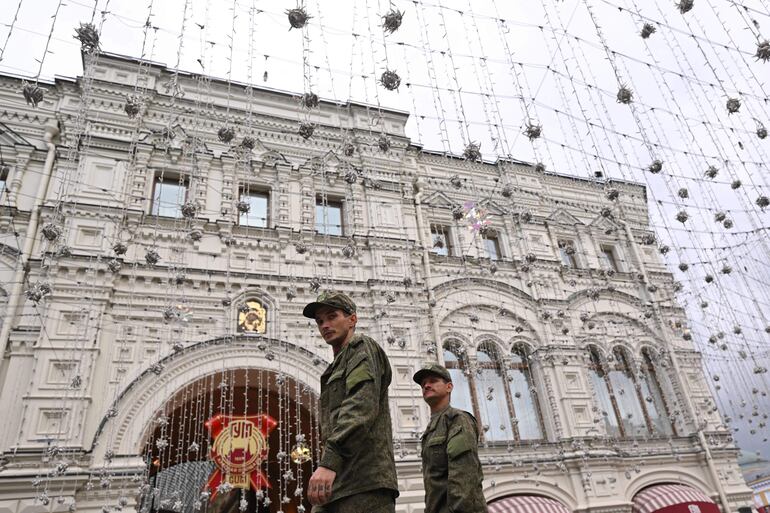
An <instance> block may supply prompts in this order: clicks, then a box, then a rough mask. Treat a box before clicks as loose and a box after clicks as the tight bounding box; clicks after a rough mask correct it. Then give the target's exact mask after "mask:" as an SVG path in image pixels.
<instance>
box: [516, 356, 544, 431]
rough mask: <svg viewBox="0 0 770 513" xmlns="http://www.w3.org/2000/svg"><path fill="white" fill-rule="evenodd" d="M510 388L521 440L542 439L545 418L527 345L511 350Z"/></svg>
mask: <svg viewBox="0 0 770 513" xmlns="http://www.w3.org/2000/svg"><path fill="white" fill-rule="evenodd" d="M508 372H509V374H508V388H509V391H510V394H511V403H512V405H513V414H514V418H515V419H516V420H517V421H518V422H517V425H516V427H517V428H518V434H519V439H520V440H540V439H542V438H544V436H543V419H542V416H541V414H540V405H539V403H538V400H537V394H536V393H535V387H534V381H533V380H532V371H531V369H530V366H529V353H528V351H527V348H526V347H525V346H521V345H519V346H515V347H514V348H513V351H511V366H510V368H509V371H508Z"/></svg>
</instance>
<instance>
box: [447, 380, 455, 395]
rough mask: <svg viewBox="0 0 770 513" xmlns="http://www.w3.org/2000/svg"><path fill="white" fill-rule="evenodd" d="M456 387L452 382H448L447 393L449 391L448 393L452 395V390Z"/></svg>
mask: <svg viewBox="0 0 770 513" xmlns="http://www.w3.org/2000/svg"><path fill="white" fill-rule="evenodd" d="M454 387H455V386H454V384H453V383H452V382H451V381H447V382H446V389H447V391H448V392H450V393H451V392H452V389H453V388H454Z"/></svg>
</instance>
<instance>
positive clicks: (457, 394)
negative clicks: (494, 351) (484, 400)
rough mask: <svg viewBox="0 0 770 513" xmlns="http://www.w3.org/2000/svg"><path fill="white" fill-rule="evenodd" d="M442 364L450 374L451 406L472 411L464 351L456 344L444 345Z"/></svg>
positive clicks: (473, 410)
mask: <svg viewBox="0 0 770 513" xmlns="http://www.w3.org/2000/svg"><path fill="white" fill-rule="evenodd" d="M444 365H445V366H446V368H447V370H448V371H449V375H450V376H452V384H453V386H454V388H453V389H452V403H451V404H452V407H454V408H458V409H460V410H465V411H467V412H470V413H474V412H475V408H474V407H473V396H472V395H471V384H470V381H469V379H468V376H467V374H468V371H467V369H468V366H467V362H466V361H465V358H464V352H463V351H461V350H460V348H459V346H458V345H457V344H446V345H445V346H444Z"/></svg>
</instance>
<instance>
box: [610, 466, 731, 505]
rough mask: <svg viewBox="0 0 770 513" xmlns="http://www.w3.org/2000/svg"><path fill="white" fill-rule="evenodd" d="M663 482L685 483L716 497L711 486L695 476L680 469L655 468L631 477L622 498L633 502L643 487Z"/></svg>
mask: <svg viewBox="0 0 770 513" xmlns="http://www.w3.org/2000/svg"><path fill="white" fill-rule="evenodd" d="M664 484H679V485H686V486H690V487H692V488H695V489H696V490H700V491H701V492H703V493H704V494H706V495H708V496H709V497H711V498H712V499H714V498H715V497H716V494H714V493H713V492H712V491H711V490H712V487H711V486H710V485H709V484H708V483H706V481H704V480H703V479H701V478H699V477H697V476H694V475H692V474H688V473H686V472H682V471H681V470H666V469H655V470H652V471H648V472H642V473H640V474H639V475H638V476H637V477H636V478H634V479H632V480H631V481H630V482H629V483H628V485H627V486H626V490H625V494H624V498H625V500H626V501H627V502H633V501H634V497H636V495H637V494H638V493H639V492H641V491H642V490H644V489H645V488H649V487H651V486H656V485H664Z"/></svg>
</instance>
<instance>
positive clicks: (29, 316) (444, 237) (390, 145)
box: [0, 54, 752, 513]
mask: <svg viewBox="0 0 770 513" xmlns="http://www.w3.org/2000/svg"><path fill="white" fill-rule="evenodd" d="M0 81H1V82H2V87H1V88H0V97H1V98H2V101H1V102H0V109H1V110H0V123H1V124H0V130H2V132H1V133H0V148H1V149H2V155H1V157H2V164H3V168H2V169H3V171H2V176H0V178H1V179H2V184H3V189H2V191H3V192H2V196H1V199H2V202H1V203H2V206H0V238H1V239H0V242H2V251H0V284H1V285H2V292H3V300H4V302H3V304H2V306H0V308H2V311H3V315H2V322H3V325H2V333H1V334H2V339H1V340H2V344H3V348H4V359H3V361H2V368H1V370H0V383H1V385H0V387H1V388H0V405H2V410H3V411H4V412H5V413H6V414H5V415H3V416H2V423H3V427H2V429H1V430H0V450H1V451H2V460H0V511H2V512H7V513H30V512H33V511H34V512H37V511H48V510H51V509H52V510H57V511H58V510H66V509H68V508H69V509H73V508H77V510H79V511H91V510H93V511H97V510H103V509H104V508H106V509H104V511H109V510H120V509H125V510H128V509H136V510H143V511H151V510H168V511H175V512H177V513H179V512H181V511H196V510H201V509H205V508H213V509H218V510H223V511H224V510H228V511H229V510H233V511H234V510H235V508H241V510H249V511H283V512H294V511H309V508H308V505H307V503H306V502H304V499H303V493H302V489H303V483H305V482H306V481H307V479H308V477H309V474H310V470H311V466H312V460H314V459H317V458H318V451H317V436H318V433H317V421H316V413H317V404H316V397H317V394H318V391H319V378H320V375H321V373H322V372H323V370H324V368H325V366H326V365H327V364H328V363H329V362H330V361H331V357H332V355H331V351H330V350H329V349H328V348H327V347H326V346H325V345H324V344H323V343H322V341H321V339H320V337H318V335H317V333H316V332H315V327H314V325H313V323H312V322H308V319H305V318H304V317H302V314H301V311H302V308H303V306H304V305H305V304H306V303H307V302H308V301H310V300H312V299H313V298H314V297H315V295H316V294H317V292H318V291H319V290H325V289H337V290H342V291H344V292H346V293H348V294H350V295H351V296H352V297H353V299H354V300H355V301H356V303H357V304H358V307H359V318H360V321H359V330H360V331H361V332H363V333H366V334H368V335H370V336H372V337H374V338H375V339H376V340H378V341H379V342H380V343H381V344H382V346H383V347H384V348H385V350H386V351H387V353H388V355H389V358H390V360H391V365H392V368H393V371H394V372H393V374H394V381H393V383H392V385H391V388H390V390H391V395H390V400H391V402H390V407H391V414H392V418H393V424H394V425H393V430H394V441H395V444H396V455H397V456H396V459H397V468H398V474H399V484H400V489H401V496H400V497H399V499H398V505H397V510H398V511H399V512H410V513H419V512H421V511H422V508H423V504H422V500H423V489H422V478H421V473H420V462H419V457H418V456H419V435H420V432H421V430H422V429H423V428H424V427H425V426H426V424H427V422H428V419H429V413H428V409H427V407H426V406H425V405H424V404H423V403H422V400H421V395H420V392H419V389H418V388H417V387H416V386H415V385H414V384H413V383H412V381H411V376H412V374H413V372H414V371H415V370H416V369H417V368H419V367H420V366H421V365H422V364H423V363H425V362H427V361H436V360H438V361H439V362H442V363H445V364H446V366H447V367H448V368H449V369H450V372H451V373H452V374H453V377H454V382H455V392H454V394H453V402H454V403H455V404H456V405H457V406H458V407H461V408H464V409H467V410H469V411H471V412H473V413H474V414H475V415H476V416H477V418H478V419H479V422H480V423H481V425H482V426H483V440H482V441H481V449H480V454H481V457H482V460H483V465H484V471H485V480H484V486H485V490H484V491H485V495H486V498H487V500H488V501H489V502H490V503H494V502H496V501H497V503H498V504H502V502H501V501H504V500H515V498H516V497H522V496H534V497H541V498H545V499H550V500H552V501H556V502H557V503H558V504H559V505H560V506H561V507H563V508H564V510H565V511H569V512H581V513H589V512H590V513H630V512H631V511H632V508H633V507H634V504H635V500H637V502H638V500H639V499H638V497H639V496H640V495H639V494H640V492H641V491H643V490H651V489H652V488H651V487H655V486H661V485H678V486H681V487H686V488H687V489H688V490H694V491H697V492H698V493H700V494H701V495H703V496H705V497H706V498H707V500H708V501H710V502H713V503H715V504H719V505H722V511H731V512H732V511H736V510H737V509H738V508H739V507H750V506H751V504H752V493H751V490H750V489H749V488H748V487H747V486H746V484H745V482H744V481H743V478H742V476H741V473H740V471H739V469H738V466H737V464H736V454H737V450H736V448H735V445H734V443H733V441H732V438H731V436H730V433H729V430H728V429H727V428H726V427H725V425H724V423H723V421H722V419H721V417H720V415H719V412H718V411H717V409H716V406H715V403H714V400H713V398H712V396H711V393H710V390H709V387H708V385H707V383H706V376H704V373H703V371H702V368H701V363H700V356H699V354H698V353H697V352H696V351H695V350H694V349H693V345H692V341H691V340H690V336H689V332H688V330H687V320H686V318H685V316H684V311H683V310H682V308H681V307H680V306H679V305H678V304H677V302H676V298H675V288H676V284H675V283H674V281H673V278H672V275H671V274H670V273H669V272H668V271H667V270H666V268H665V266H664V265H663V263H662V261H661V259H660V256H659V251H665V248H661V247H659V245H658V243H657V242H656V240H655V237H654V234H653V233H652V232H651V230H650V228H649V220H648V213H647V198H646V194H645V189H644V187H643V186H641V185H638V184H634V183H626V182H618V181H609V180H604V179H602V178H601V177H599V178H596V179H579V178H574V177H570V176H561V175H557V174H554V173H549V172H547V171H546V170H544V169H543V168H542V167H541V166H538V165H531V164H527V163H524V162H517V161H513V160H500V161H498V162H495V163H485V162H480V161H474V160H473V159H468V158H458V157H453V156H447V155H441V154H436V153H431V152H428V151H425V150H423V149H421V148H420V147H418V146H415V145H413V144H412V143H411V142H410V141H409V139H408V138H407V136H406V133H405V125H406V122H407V118H408V115H407V114H406V113H403V112H397V111H391V110H385V109H380V108H377V107H373V106H367V105H362V104H356V103H346V104H335V103H331V102H320V106H318V107H314V106H313V104H314V101H313V98H309V97H307V96H305V97H303V96H301V95H299V94H298V95H292V94H287V93H283V92H278V91H271V90H262V89H259V90H257V89H253V88H248V87H244V86H243V85H239V84H228V83H226V82H222V81H217V80H214V79H211V78H209V77H202V76H197V75H191V74H186V73H181V72H178V71H175V70H171V69H168V68H165V67H164V66H162V65H159V64H155V63H148V62H140V61H136V60H133V59H129V58H124V57H118V56H111V55H104V54H102V55H98V56H85V72H84V77H81V78H78V79H72V80H70V79H58V80H57V81H56V82H55V83H52V84H47V85H45V84H44V85H41V86H40V87H41V88H42V90H43V91H44V99H43V100H42V101H41V102H40V103H39V104H38V106H37V107H33V106H30V105H28V104H25V103H24V98H23V97H22V95H21V93H20V91H21V89H22V88H23V87H24V83H23V82H22V81H21V80H20V79H17V78H14V77H9V76H3V77H0ZM306 107H312V108H310V109H308V108H306ZM310 132H312V134H311V133H310ZM306 136H307V137H306ZM218 415H219V416H220V417H219V418H218V417H217V416H218ZM267 417H269V418H270V420H269V421H268V420H265V419H266V418H267ZM243 418H248V419H251V420H250V421H249V422H252V423H251V424H249V425H250V426H252V427H254V426H258V427H259V430H261V435H259V436H257V435H254V436H253V437H252V438H249V436H251V434H249V435H248V436H247V435H244V437H245V438H243V437H242V438H243V440H246V442H244V443H251V442H254V441H255V442H254V443H261V442H267V444H266V445H264V447H263V446H262V445H260V446H259V449H255V448H254V447H251V448H247V449H243V450H244V451H246V452H244V453H243V454H247V455H250V456H255V455H257V456H259V457H256V456H255V461H257V463H258V466H257V467H256V468H252V467H250V470H249V472H248V476H247V477H245V478H244V479H252V478H253V479H255V480H256V481H255V482H257V483H258V484H260V483H261V480H264V481H265V482H267V483H269V484H270V486H269V488H265V491H259V492H255V491H254V489H252V491H250V492H248V493H246V492H243V491H241V490H240V489H237V490H235V491H232V492H229V493H227V487H225V488H222V487H221V486H219V487H218V485H221V484H222V482H223V480H226V479H225V478H224V477H223V475H222V474H221V471H220V470H218V469H220V467H219V466H217V464H216V463H213V462H212V459H213V458H214V454H213V453H212V451H214V453H216V450H217V449H216V448H217V447H219V446H218V445H217V442H216V440H218V439H217V438H216V436H217V433H218V432H219V431H218V430H219V429H221V427H222V425H226V423H227V422H234V420H233V419H236V420H237V419H241V421H243ZM222 419H229V420H222ZM222 422H224V423H225V424H222ZM243 422H245V421H243ZM217 426H219V427H217ZM228 432H229V431H228ZM239 443H240V442H239ZM232 445H233V442H232V441H231V442H230V445H229V446H227V447H229V448H230V449H232V447H231V446H232ZM268 446H269V448H268ZM222 447H225V446H222ZM222 447H220V448H219V449H220V453H219V455H220V456H222V451H223V450H224V449H222ZM227 447H225V449H227ZM230 449H227V450H230ZM262 449H264V451H263V452H261V451H262ZM227 450H224V452H227ZM228 454H233V451H232V450H230V452H229V453H228ZM247 459H248V458H247ZM220 463H221V462H220ZM244 464H245V463H244ZM218 472H220V474H217V473H218ZM235 474H236V473H235V472H232V473H231V476H234V475H235ZM244 475H246V474H244ZM233 479H235V478H234V477H233ZM212 480H213V481H212ZM207 482H208V483H209V484H210V485H211V486H208V487H207V486H206V483H207ZM233 482H234V481H233ZM212 483H213V484H212ZM235 484H237V483H235ZM261 487H262V485H261V484H260V486H258V488H261ZM236 488H237V486H236ZM206 490H209V492H208V495H206V493H204V495H203V496H201V491H203V492H206ZM215 491H218V492H219V493H213V492H215ZM212 495H216V497H212ZM265 499H267V501H266V500H265ZM694 507H697V506H694ZM689 511H700V510H694V509H690V510H689ZM703 511H704V513H705V511H706V509H703Z"/></svg>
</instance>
